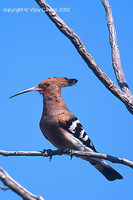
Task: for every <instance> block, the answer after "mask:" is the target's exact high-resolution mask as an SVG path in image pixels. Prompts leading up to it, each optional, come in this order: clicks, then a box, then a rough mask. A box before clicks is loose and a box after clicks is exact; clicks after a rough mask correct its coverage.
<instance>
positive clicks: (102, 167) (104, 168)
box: [82, 157, 123, 181]
mask: <svg viewBox="0 0 133 200" xmlns="http://www.w3.org/2000/svg"><path fill="white" fill-rule="evenodd" d="M82 159H84V160H87V161H89V162H90V163H91V164H92V165H93V166H94V167H95V168H96V169H97V170H98V171H99V172H100V173H101V174H102V175H103V176H104V177H105V178H106V179H107V180H109V181H114V180H116V179H123V177H122V175H121V174H119V173H118V172H117V171H116V170H115V169H113V168H112V167H111V166H110V165H108V164H107V163H106V162H105V161H103V160H99V161H97V160H93V159H88V158H85V157H82Z"/></svg>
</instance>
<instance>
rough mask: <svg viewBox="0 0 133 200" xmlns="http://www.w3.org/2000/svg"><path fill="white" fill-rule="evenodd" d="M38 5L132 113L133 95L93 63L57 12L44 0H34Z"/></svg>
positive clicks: (82, 45) (80, 42) (77, 38)
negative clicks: (126, 92)
mask: <svg viewBox="0 0 133 200" xmlns="http://www.w3.org/2000/svg"><path fill="white" fill-rule="evenodd" d="M35 1H36V2H37V3H38V5H39V6H40V7H41V8H42V9H43V10H44V11H45V13H46V14H47V15H48V17H49V18H50V19H51V20H52V22H54V24H55V25H56V26H57V28H58V29H59V30H60V31H61V32H62V33H63V34H64V35H65V36H66V37H68V38H69V39H70V40H71V42H72V43H73V45H74V46H75V48H76V49H77V51H78V53H79V54H80V55H81V57H82V58H83V60H84V61H85V62H86V64H87V65H88V67H89V68H90V69H91V70H92V71H93V73H94V74H95V75H96V76H97V78H98V79H99V80H100V81H101V82H102V83H103V84H104V86H105V87H106V88H107V89H108V90H109V91H110V92H111V93H112V94H114V95H115V96H116V97H117V98H118V99H120V100H121V101H122V102H123V103H124V104H125V105H126V107H127V109H128V110H129V112H130V113H131V114H133V97H132V95H130V96H129V95H126V94H125V93H124V92H123V91H121V90H120V89H119V88H118V87H117V86H116V85H115V83H114V82H113V81H112V80H111V79H110V78H109V77H108V76H107V75H106V74H105V73H104V72H103V71H102V70H101V69H100V68H99V67H98V65H97V64H96V63H95V61H94V59H93V57H92V56H91V55H90V54H89V52H88V51H87V49H86V48H85V46H84V44H83V43H82V41H81V40H80V38H79V37H78V36H77V35H76V33H74V31H73V30H72V29H71V28H69V27H68V26H67V25H66V24H65V23H64V21H63V20H62V19H61V18H60V17H59V16H58V15H57V13H56V12H55V11H54V10H53V9H52V8H51V7H50V6H49V5H48V4H47V3H46V1H45V0H35Z"/></svg>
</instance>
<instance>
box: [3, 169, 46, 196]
mask: <svg viewBox="0 0 133 200" xmlns="http://www.w3.org/2000/svg"><path fill="white" fill-rule="evenodd" d="M0 180H1V181H2V182H3V183H4V184H5V185H6V186H8V187H9V188H10V189H11V190H12V191H14V192H15V193H16V194H18V195H19V196H21V197H22V198H23V199H24V200H44V198H43V197H41V196H36V195H34V194H32V193H30V192H29V191H28V190H26V189H25V188H24V187H22V186H21V185H20V184H19V183H18V182H16V181H15V180H14V179H13V178H12V177H11V176H10V175H9V174H8V173H7V172H6V171H5V170H4V169H3V168H2V167H1V166H0ZM2 189H3V187H2ZM6 190H7V188H6V189H5V191H6Z"/></svg>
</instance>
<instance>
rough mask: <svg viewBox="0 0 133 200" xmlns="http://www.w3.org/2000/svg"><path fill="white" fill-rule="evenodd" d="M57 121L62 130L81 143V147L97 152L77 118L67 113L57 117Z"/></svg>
mask: <svg viewBox="0 0 133 200" xmlns="http://www.w3.org/2000/svg"><path fill="white" fill-rule="evenodd" d="M58 120H59V123H60V126H61V127H62V128H64V129H65V130H67V131H68V132H69V133H70V134H72V135H73V136H74V137H75V138H77V139H78V140H79V141H80V142H82V143H83V145H85V146H86V147H89V148H90V149H91V150H93V151H95V152H97V151H96V149H95V147H94V145H93V143H92V142H91V140H90V138H89V137H88V135H87V133H86V132H85V130H84V128H83V126H82V125H81V123H80V121H79V120H78V118H77V117H75V116H74V115H68V114H67V113H62V114H60V115H59V116H58Z"/></svg>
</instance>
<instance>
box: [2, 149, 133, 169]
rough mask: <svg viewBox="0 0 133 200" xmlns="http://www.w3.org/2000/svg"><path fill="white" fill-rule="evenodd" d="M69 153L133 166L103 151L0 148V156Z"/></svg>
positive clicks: (45, 155) (50, 155)
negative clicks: (6, 149) (7, 149)
mask: <svg viewBox="0 0 133 200" xmlns="http://www.w3.org/2000/svg"><path fill="white" fill-rule="evenodd" d="M63 154H66V155H70V156H76V157H80V156H88V157H89V158H90V157H91V158H101V159H104V160H108V161H110V162H112V163H119V164H123V165H127V166H129V167H131V168H133V162H132V161H129V160H127V159H125V158H117V157H114V156H110V155H107V154H104V153H95V152H84V151H76V150H69V149H65V150H53V151H52V150H43V151H3V150H0V155H2V156H43V157H50V158H51V157H52V156H56V155H63Z"/></svg>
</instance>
